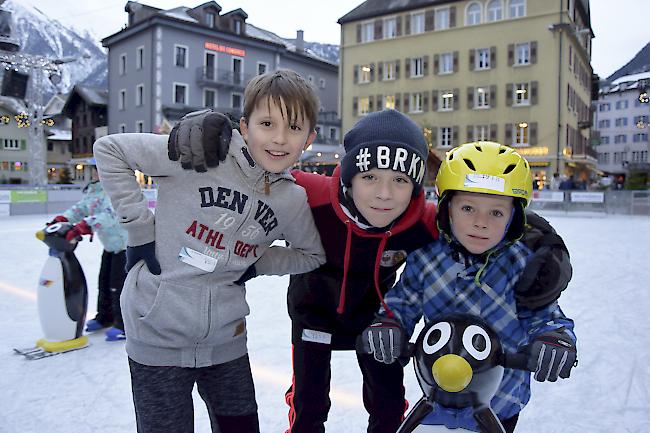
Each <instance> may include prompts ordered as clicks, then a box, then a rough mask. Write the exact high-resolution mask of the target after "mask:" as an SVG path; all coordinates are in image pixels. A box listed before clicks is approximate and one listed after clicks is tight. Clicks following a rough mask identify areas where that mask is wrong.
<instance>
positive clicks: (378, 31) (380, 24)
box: [375, 20, 384, 40]
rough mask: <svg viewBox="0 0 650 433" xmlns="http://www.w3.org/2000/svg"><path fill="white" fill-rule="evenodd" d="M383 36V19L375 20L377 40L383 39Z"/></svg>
mask: <svg viewBox="0 0 650 433" xmlns="http://www.w3.org/2000/svg"><path fill="white" fill-rule="evenodd" d="M383 37H384V34H383V20H375V40H377V39H382V38H383Z"/></svg>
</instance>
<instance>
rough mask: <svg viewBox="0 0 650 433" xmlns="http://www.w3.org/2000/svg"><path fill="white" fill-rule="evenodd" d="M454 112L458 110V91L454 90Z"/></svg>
mask: <svg viewBox="0 0 650 433" xmlns="http://www.w3.org/2000/svg"><path fill="white" fill-rule="evenodd" d="M453 93H454V110H458V105H459V104H458V103H459V102H460V101H459V99H460V89H454V91H453Z"/></svg>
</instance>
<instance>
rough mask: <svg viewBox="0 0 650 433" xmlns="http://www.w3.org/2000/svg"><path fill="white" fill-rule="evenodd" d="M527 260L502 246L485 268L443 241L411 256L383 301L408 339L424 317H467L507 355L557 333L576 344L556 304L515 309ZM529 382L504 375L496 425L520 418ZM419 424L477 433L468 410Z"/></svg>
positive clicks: (441, 412) (522, 249) (443, 412)
mask: <svg viewBox="0 0 650 433" xmlns="http://www.w3.org/2000/svg"><path fill="white" fill-rule="evenodd" d="M531 254H532V251H531V250H530V249H529V248H528V247H526V246H525V245H524V244H523V243H521V242H515V243H513V244H510V245H505V243H503V244H502V245H499V246H498V247H497V249H496V250H495V251H494V252H493V253H492V254H490V256H489V258H488V262H487V264H485V263H484V261H485V259H484V258H483V259H481V257H479V256H473V255H467V254H463V253H461V252H459V251H458V249H457V248H455V247H454V245H453V244H450V243H449V242H447V241H446V240H444V239H443V238H441V239H440V240H438V241H434V242H432V243H430V244H429V245H427V246H426V247H423V248H420V249H419V250H416V251H414V252H413V253H411V254H409V256H408V258H407V261H406V267H405V269H404V272H403V273H402V275H401V278H400V281H399V282H398V283H397V284H396V285H395V286H394V287H393V288H392V289H391V290H390V291H389V292H388V293H387V294H386V296H385V301H386V304H387V306H388V307H389V308H390V309H391V310H392V311H393V313H394V314H395V316H396V318H397V319H398V320H399V321H400V322H401V324H402V325H403V326H404V328H405V329H406V330H407V332H408V334H409V335H411V334H412V333H413V330H414V327H415V325H416V324H417V322H418V321H419V320H420V318H421V317H422V315H424V319H425V321H429V320H431V319H433V318H434V317H436V316H439V315H441V314H448V313H467V314H471V315H474V316H479V317H481V318H483V320H485V321H486V322H487V323H488V324H490V326H492V328H493V329H494V330H495V331H496V332H497V334H498V335H499V337H500V338H501V343H502V345H503V348H504V350H505V351H507V352H516V351H517V348H519V347H520V346H522V345H525V344H527V343H529V342H530V341H531V340H532V339H533V338H534V337H535V336H537V335H539V334H541V333H544V332H547V331H550V330H555V329H558V328H561V327H564V328H565V329H566V331H565V332H566V333H567V334H568V335H570V337H571V338H572V339H573V340H574V341H575V335H574V334H573V321H572V320H571V319H568V318H567V317H566V316H565V315H564V313H562V310H561V309H560V307H559V305H558V304H557V302H553V303H551V304H549V305H547V306H546V307H544V308H542V309H538V310H535V311H532V310H529V309H527V308H524V307H520V306H518V305H517V302H516V300H515V296H514V290H513V288H514V286H515V284H516V283H517V280H518V279H519V276H520V275H521V273H522V272H523V270H524V268H525V266H526V262H527V259H528V258H529V257H530V256H531ZM484 265H485V266H484ZM477 274H478V276H477ZM381 313H382V314H384V313H385V312H384V311H382V312H381ZM530 376H531V375H530V373H529V372H526V371H521V370H512V369H505V371H504V376H503V380H502V382H501V386H500V387H499V390H498V391H497V394H496V395H495V397H494V398H493V399H492V402H491V406H492V409H493V410H494V412H495V413H496V414H497V415H498V417H499V418H500V419H502V420H505V419H508V418H510V417H512V416H514V415H516V414H518V413H519V412H520V411H521V409H523V407H524V406H525V405H526V403H527V402H528V400H529V399H530ZM423 423H424V424H445V425H447V427H449V428H455V427H461V428H466V429H468V430H473V431H478V430H477V425H476V422H475V421H474V419H473V418H472V411H471V410H455V409H450V408H444V407H441V406H437V407H435V408H434V411H433V412H432V413H431V414H430V415H429V416H428V417H427V418H425V420H424V422H423Z"/></svg>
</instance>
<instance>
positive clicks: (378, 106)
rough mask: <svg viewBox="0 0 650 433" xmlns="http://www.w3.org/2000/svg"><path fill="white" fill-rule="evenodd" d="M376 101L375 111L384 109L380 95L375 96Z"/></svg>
mask: <svg viewBox="0 0 650 433" xmlns="http://www.w3.org/2000/svg"><path fill="white" fill-rule="evenodd" d="M376 98H377V99H376V101H377V111H381V110H383V109H384V97H383V96H382V95H377V96H376Z"/></svg>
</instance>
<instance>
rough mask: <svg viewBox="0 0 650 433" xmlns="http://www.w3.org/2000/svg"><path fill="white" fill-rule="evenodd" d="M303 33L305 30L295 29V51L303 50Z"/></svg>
mask: <svg viewBox="0 0 650 433" xmlns="http://www.w3.org/2000/svg"><path fill="white" fill-rule="evenodd" d="M304 34H305V32H303V31H302V30H297V31H296V51H298V52H302V51H305V39H304Z"/></svg>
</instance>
